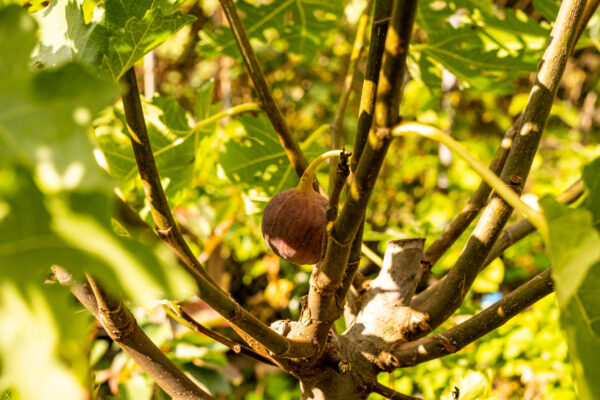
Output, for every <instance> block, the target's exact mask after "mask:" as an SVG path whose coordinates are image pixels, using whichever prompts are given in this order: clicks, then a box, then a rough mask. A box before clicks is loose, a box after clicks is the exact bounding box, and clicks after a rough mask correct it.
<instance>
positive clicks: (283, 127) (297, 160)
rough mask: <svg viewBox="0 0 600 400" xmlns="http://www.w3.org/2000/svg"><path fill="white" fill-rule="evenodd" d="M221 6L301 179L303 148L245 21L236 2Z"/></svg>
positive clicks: (226, 0)
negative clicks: (279, 103) (277, 100)
mask: <svg viewBox="0 0 600 400" xmlns="http://www.w3.org/2000/svg"><path fill="white" fill-rule="evenodd" d="M219 2H220V3H221V7H222V8H223V12H224V13H225V16H226V17H227V21H229V26H230V27H231V30H232V31H233V36H234V37H235V41H236V42H237V45H238V47H239V49H240V53H241V54H242V58H243V59H244V64H245V65H246V69H247V70H248V74H249V75H250V78H251V79H252V83H254V88H255V89H256V92H257V93H258V98H259V99H260V102H261V106H262V108H263V110H264V111H265V113H266V114H267V116H268V117H269V120H270V121H271V124H272V125H273V128H275V132H277V137H278V138H279V142H280V143H281V146H283V150H284V151H285V154H286V155H287V157H288V159H289V160H290V162H291V163H292V166H293V167H294V170H295V171H296V174H298V176H302V173H303V172H304V169H305V168H306V167H307V166H308V162H307V160H306V157H305V156H304V154H303V153H302V150H301V149H300V146H299V145H298V143H297V142H296V141H295V140H294V138H293V136H292V134H291V132H290V130H289V128H288V126H287V124H286V123H285V120H284V119H283V116H282V115H281V111H280V110H279V108H278V107H277V104H276V103H275V100H274V99H273V96H271V92H270V91H269V85H267V81H266V80H265V75H264V74H263V72H262V69H261V68H260V64H259V63H258V60H257V58H256V54H255V53H254V50H253V49H252V46H251V45H250V40H248V35H247V34H246V31H245V29H244V26H243V25H242V21H241V20H240V16H239V15H238V13H237V10H236V8H235V5H234V4H233V0H219Z"/></svg>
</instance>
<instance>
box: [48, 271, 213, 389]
mask: <svg viewBox="0 0 600 400" xmlns="http://www.w3.org/2000/svg"><path fill="white" fill-rule="evenodd" d="M52 270H53V272H54V274H55V276H56V278H57V280H58V282H59V283H61V284H62V285H64V286H67V287H69V288H70V289H71V292H72V293H73V294H74V295H75V297H76V298H77V299H78V300H79V301H80V302H81V304H83V306H84V307H85V308H86V309H88V310H89V311H90V313H91V314H92V315H93V316H94V317H95V318H96V319H97V320H98V321H100V322H101V323H102V325H103V326H104V328H105V330H106V332H107V333H108V336H110V338H111V339H112V340H114V341H115V343H117V344H118V345H119V346H120V347H121V348H122V349H123V351H124V352H125V353H127V354H128V355H129V356H130V357H131V358H132V359H133V361H135V362H136V363H137V364H138V365H139V367H140V368H141V370H142V371H144V372H145V373H147V374H148V375H149V376H150V377H151V378H152V379H153V380H154V381H155V382H156V384H157V385H158V386H160V387H161V388H162V389H163V390H164V391H165V392H166V393H167V394H168V395H170V396H172V397H173V398H176V399H181V400H199V399H202V400H204V399H213V397H212V396H211V395H210V394H208V393H206V392H205V391H204V390H202V389H201V388H199V387H198V386H197V385H196V384H195V383H194V382H193V381H192V380H191V379H190V378H188V377H187V375H186V374H184V373H183V371H181V370H180V369H179V368H177V366H176V365H175V364H174V363H173V362H172V361H171V360H170V359H169V358H168V357H167V356H166V355H165V354H164V353H163V352H162V351H160V349H159V348H158V347H157V346H156V345H155V344H154V343H153V342H152V341H151V340H150V338H149V337H148V336H147V335H146V334H145V333H144V331H142V329H141V328H140V327H139V325H138V324H137V322H136V320H135V318H134V317H133V315H132V314H131V312H130V311H129V310H128V309H127V308H126V307H125V305H124V304H123V303H122V302H121V301H119V300H116V299H113V298H111V297H109V296H107V295H106V294H105V293H104V291H103V290H102V289H101V288H100V287H99V285H98V284H97V283H96V282H95V281H94V280H93V279H92V278H89V283H90V284H89V285H87V284H83V283H79V282H76V281H74V280H73V277H72V276H71V275H70V274H69V273H68V272H67V271H66V270H64V269H63V268H60V267H57V266H53V267H52Z"/></svg>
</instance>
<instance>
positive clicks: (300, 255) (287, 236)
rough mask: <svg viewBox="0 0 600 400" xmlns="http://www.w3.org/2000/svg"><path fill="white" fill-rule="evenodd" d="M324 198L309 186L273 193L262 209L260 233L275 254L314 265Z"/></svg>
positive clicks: (320, 243) (318, 253) (322, 224)
mask: <svg viewBox="0 0 600 400" xmlns="http://www.w3.org/2000/svg"><path fill="white" fill-rule="evenodd" d="M326 209H327V200H326V199H325V198H324V197H323V196H321V195H320V194H318V193H317V192H315V191H314V190H313V189H312V188H310V190H309V191H307V192H303V191H301V190H298V189H297V188H293V189H288V190H285V191H283V192H281V193H279V194H277V195H275V196H274V197H273V198H272V199H271V201H270V202H269V204H267V207H266V208H265V211H264V214H263V218H262V234H263V237H264V238H265V241H266V242H267V245H268V246H269V247H270V248H271V250H273V252H274V253H275V254H277V255H278V256H279V257H281V258H283V259H284V260H286V261H289V262H292V263H294V264H315V263H317V262H318V261H319V258H321V248H322V247H323V238H324V236H325V211H326Z"/></svg>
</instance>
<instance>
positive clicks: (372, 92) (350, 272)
mask: <svg viewBox="0 0 600 400" xmlns="http://www.w3.org/2000/svg"><path fill="white" fill-rule="evenodd" d="M373 14H374V15H373V24H372V27H371V43H370V45H369V54H368V56H367V69H366V71H365V79H364V82H363V88H362V93H361V98H360V109H359V112H358V125H357V129H356V134H355V137H354V149H353V153H352V157H351V159H350V171H351V173H352V174H354V173H355V172H356V167H357V165H358V161H359V159H360V156H361V154H362V152H363V148H364V146H365V143H366V141H367V137H368V135H369V131H370V129H371V125H372V122H373V113H374V111H375V101H376V96H377V87H378V85H379V75H380V70H381V63H382V60H383V51H384V50H385V40H386V37H387V31H388V26H389V22H390V18H391V14H392V0H376V1H375V12H374V13H373ZM362 219H363V220H362V222H361V224H360V226H359V228H358V230H357V232H356V235H355V236H354V241H353V243H352V248H351V249H350V256H349V257H348V265H347V267H346V274H345V276H344V283H343V285H342V286H341V287H340V288H339V289H338V290H337V293H336V297H337V298H338V299H344V298H345V296H346V293H348V289H349V287H350V283H352V281H353V280H354V277H355V275H356V271H357V270H358V266H359V265H360V257H361V251H362V247H363V246H362V238H363V231H364V216H363V217H362ZM348 279H349V281H348Z"/></svg>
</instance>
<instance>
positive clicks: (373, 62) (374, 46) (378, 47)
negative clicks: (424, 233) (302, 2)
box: [350, 0, 392, 172]
mask: <svg viewBox="0 0 600 400" xmlns="http://www.w3.org/2000/svg"><path fill="white" fill-rule="evenodd" d="M391 14H392V0H376V1H375V12H374V15H373V25H372V27H371V43H370V45H369V55H368V56H367V69H366V71H365V79H364V82H363V88H362V93H361V96H360V109H359V112H358V125H357V128H356V134H355V137H354V149H353V152H352V159H351V161H350V169H351V171H352V172H354V171H355V170H356V166H357V165H358V160H359V159H360V156H361V155H362V151H363V148H364V147H365V143H366V141H367V137H368V135H369V130H371V124H372V122H373V113H374V111H375V100H376V96H377V87H378V86H379V73H380V69H381V62H382V60H383V51H384V49H385V39H386V37H387V31H388V25H389V23H390V16H391Z"/></svg>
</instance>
